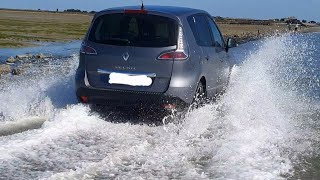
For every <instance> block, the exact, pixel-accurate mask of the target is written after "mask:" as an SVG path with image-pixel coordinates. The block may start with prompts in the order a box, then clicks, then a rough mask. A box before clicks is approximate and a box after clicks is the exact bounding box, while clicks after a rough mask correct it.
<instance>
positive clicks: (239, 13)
mask: <svg viewBox="0 0 320 180" xmlns="http://www.w3.org/2000/svg"><path fill="white" fill-rule="evenodd" d="M0 1H1V5H0V8H19V9H46V10H55V9H57V8H58V9H60V10H63V9H68V8H73V9H81V10H88V11H91V10H95V11H99V10H102V9H107V8H109V7H115V6H126V5H137V4H140V0H0ZM144 2H145V4H146V5H148V4H152V5H172V6H186V7H193V8H199V9H204V10H207V11H208V12H210V13H211V14H212V15H214V16H223V17H242V18H258V19H269V18H281V17H288V16H296V17H297V18H299V19H307V20H316V21H320V0H144Z"/></svg>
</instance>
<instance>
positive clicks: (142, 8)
mask: <svg viewBox="0 0 320 180" xmlns="http://www.w3.org/2000/svg"><path fill="white" fill-rule="evenodd" d="M141 10H144V5H143V0H141Z"/></svg>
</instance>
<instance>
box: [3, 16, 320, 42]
mask: <svg viewBox="0 0 320 180" xmlns="http://www.w3.org/2000/svg"><path fill="white" fill-rule="evenodd" d="M91 19H92V15H90V14H70V13H54V12H40V11H39V12H38V11H21V10H19V11H15V10H0V48H4V47H25V46H33V45H35V44H36V42H55V41H69V40H75V39H81V38H83V36H84V34H85V32H86V30H87V28H88V26H89V23H90V21H91ZM237 22H238V21H237V20H236V19H235V20H232V23H230V22H229V21H228V22H224V21H218V25H219V27H220V29H221V31H222V33H223V34H224V36H225V37H234V38H236V39H237V40H238V42H240V43H241V42H246V41H249V40H254V39H258V38H261V37H265V36H269V35H272V34H274V33H282V32H286V31H287V28H288V27H287V26H286V25H285V24H280V23H279V24H277V23H269V22H268V23H261V21H260V22H258V23H256V24H254V23H253V24H252V22H251V21H250V24H249V23H248V24H246V22H245V21H244V20H241V23H240V21H239V23H237ZM304 31H306V32H308V31H312V32H314V31H320V30H319V29H317V28H314V29H310V30H309V29H305V30H304Z"/></svg>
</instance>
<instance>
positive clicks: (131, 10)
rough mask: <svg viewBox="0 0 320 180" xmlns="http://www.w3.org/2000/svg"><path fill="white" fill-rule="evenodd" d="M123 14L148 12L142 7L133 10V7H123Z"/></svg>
mask: <svg viewBox="0 0 320 180" xmlns="http://www.w3.org/2000/svg"><path fill="white" fill-rule="evenodd" d="M124 13H125V14H148V11H146V10H144V9H139V10H135V9H125V10H124Z"/></svg>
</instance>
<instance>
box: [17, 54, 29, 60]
mask: <svg viewBox="0 0 320 180" xmlns="http://www.w3.org/2000/svg"><path fill="white" fill-rule="evenodd" d="M32 57H33V55H32V54H22V55H16V59H20V60H21V59H30V58H32Z"/></svg>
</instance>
